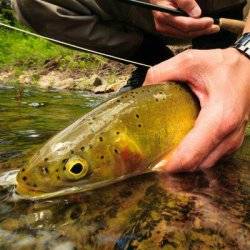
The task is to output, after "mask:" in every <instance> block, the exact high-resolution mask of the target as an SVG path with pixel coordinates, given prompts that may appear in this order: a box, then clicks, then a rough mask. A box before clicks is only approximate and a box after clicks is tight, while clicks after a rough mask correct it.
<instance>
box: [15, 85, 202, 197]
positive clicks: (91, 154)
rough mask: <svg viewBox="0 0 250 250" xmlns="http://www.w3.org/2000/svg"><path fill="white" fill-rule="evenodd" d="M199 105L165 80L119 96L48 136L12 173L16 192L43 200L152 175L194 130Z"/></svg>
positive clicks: (182, 88)
mask: <svg viewBox="0 0 250 250" xmlns="http://www.w3.org/2000/svg"><path fill="white" fill-rule="evenodd" d="M199 110H200V107H199V102H198V100H197V99H196V98H195V96H194V95H193V94H192V92H191V90H189V88H188V87H186V85H184V84H177V83H174V82H168V83H164V84H156V85H150V86H144V87H141V88H138V89H135V90H131V91H128V92H125V93H122V94H120V95H118V96H116V97H114V98H112V99H110V100H108V101H106V102H104V103H103V104H101V105H99V106H98V107H97V108H95V109H93V110H92V111H90V112H89V113H87V114H85V115H84V116H83V117H81V118H80V119H78V120H77V121H75V122H74V123H73V124H71V125H70V126H69V127H67V128H65V129H64V130H62V131H61V132H59V133H58V134H57V135H55V136H54V137H52V139H50V140H49V141H48V142H47V143H45V145H44V146H43V147H42V148H41V149H40V150H38V152H36V153H35V154H34V155H33V157H31V159H30V161H29V162H28V163H27V165H25V166H24V167H22V168H21V169H20V171H19V173H18V175H17V183H16V191H17V193H18V194H19V195H21V196H22V197H25V198H28V199H48V198H53V197H57V196H62V195H67V194H72V193H79V192H83V191H86V190H92V189H96V188H99V187H102V186H105V185H108V184H111V183H114V182H118V181H122V180H124V179H127V178H129V177H131V176H136V175H142V174H145V173H149V172H153V166H155V165H156V164H157V163H158V162H159V161H160V159H161V158H162V157H163V156H164V157H165V156H166V155H169V154H171V152H173V150H174V149H175V148H176V147H177V146H178V144H179V143H180V141H181V140H182V139H183V137H184V136H185V135H186V134H187V133H188V132H189V131H190V130H191V129H192V128H193V126H194V124H195V120H196V118H197V116H198V113H199Z"/></svg>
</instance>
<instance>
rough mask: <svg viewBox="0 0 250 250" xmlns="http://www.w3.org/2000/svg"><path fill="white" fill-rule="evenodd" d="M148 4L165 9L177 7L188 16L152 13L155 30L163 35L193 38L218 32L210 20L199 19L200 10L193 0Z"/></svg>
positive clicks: (205, 18)
mask: <svg viewBox="0 0 250 250" xmlns="http://www.w3.org/2000/svg"><path fill="white" fill-rule="evenodd" d="M150 3H152V4H158V5H162V6H165V7H174V8H176V7H178V8H180V9H181V10H183V11H185V12H186V13H187V14H188V15H189V17H185V16H173V15H171V14H167V13H163V12H160V11H154V12H153V16H154V22H155V29H156V31H158V32H160V33H161V34H163V35H166V36H172V37H177V38H194V37H198V36H201V35H208V34H212V33H216V32H218V31H219V30H220V28H219V26H217V25H214V21H213V19H212V18H210V17H202V18H199V17H200V16H201V9H200V7H199V5H198V4H197V3H196V1H195V0H175V1H169V0H150Z"/></svg>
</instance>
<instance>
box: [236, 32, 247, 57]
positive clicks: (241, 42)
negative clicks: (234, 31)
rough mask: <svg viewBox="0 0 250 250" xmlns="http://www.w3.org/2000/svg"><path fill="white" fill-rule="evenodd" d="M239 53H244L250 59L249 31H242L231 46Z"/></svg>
mask: <svg viewBox="0 0 250 250" xmlns="http://www.w3.org/2000/svg"><path fill="white" fill-rule="evenodd" d="M233 47H234V48H236V49H237V50H238V51H239V52H240V53H242V54H243V55H245V56H246V57H247V58H248V59H250V33H249V32H247V33H244V34H243V35H242V36H241V37H240V38H239V39H238V40H237V41H236V42H235V44H234V46H233Z"/></svg>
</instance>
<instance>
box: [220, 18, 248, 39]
mask: <svg viewBox="0 0 250 250" xmlns="http://www.w3.org/2000/svg"><path fill="white" fill-rule="evenodd" d="M219 26H220V28H221V29H224V30H228V31H230V32H232V33H235V34H239V35H241V34H242V33H243V30H244V27H245V22H244V21H240V20H235V19H228V18H220V19H219Z"/></svg>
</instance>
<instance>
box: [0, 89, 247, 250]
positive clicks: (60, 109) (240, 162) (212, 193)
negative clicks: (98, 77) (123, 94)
mask: <svg viewBox="0 0 250 250" xmlns="http://www.w3.org/2000/svg"><path fill="white" fill-rule="evenodd" d="M105 98H107V96H93V95H90V94H87V93H84V92H73V93H70V92H56V91H48V92H44V91H41V90H37V89H33V88H25V89H16V88H14V87H4V86H1V85H0V174H2V173H5V172H6V171H10V170H16V169H18V168H20V167H21V166H23V165H24V164H25V162H26V161H27V159H28V158H29V157H30V155H31V154H32V153H33V152H34V151H35V150H36V149H37V148H39V147H40V146H41V145H42V144H43V143H44V142H45V141H46V140H47V139H49V138H50V137H51V136H53V135H54V134H55V133H56V132H58V131H60V130H61V129H63V128H64V127H66V126H67V125H69V124H71V123H72V122H73V121H74V120H76V119H77V118H79V117H80V116H82V115H83V114H85V113H86V112H88V111H89V110H91V109H92V108H94V107H95V106H96V105H98V104H99V103H101V102H102V101H104V100H105ZM248 131H249V129H248ZM248 134H249V136H247V137H246V140H245V142H244V145H243V146H242V148H241V149H240V150H239V151H238V152H237V153H236V154H235V155H233V156H231V157H229V158H227V159H224V160H223V161H221V162H220V163H219V164H218V165H217V166H216V167H214V168H213V169H211V170H209V171H207V172H198V173H193V174H181V175H176V176H157V175H145V176H140V177H136V178H132V179H129V180H127V181H124V182H121V183H117V184H114V185H111V186H108V187H105V188H101V189H99V190H95V191H91V192H86V193H82V194H77V195H76V194H75V195H71V196H66V197H61V198H58V199H53V200H47V201H42V202H41V201H40V202H38V201H36V202H31V201H24V200H17V201H12V200H11V199H10V194H11V191H12V188H13V187H0V249H1V250H2V249H13V250H14V249H15V250H16V249H22V250H23V249H25V250H26V249H33V250H34V249H39V250H40V249H56V250H57V249H58V250H59V249H63V250H64V249H69V250H70V249H250V233H249V232H250V223H249V219H250V217H249V216H250V215H249V197H250V178H249V177H250V174H249V167H250V133H249V132H248ZM0 184H1V183H0Z"/></svg>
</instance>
